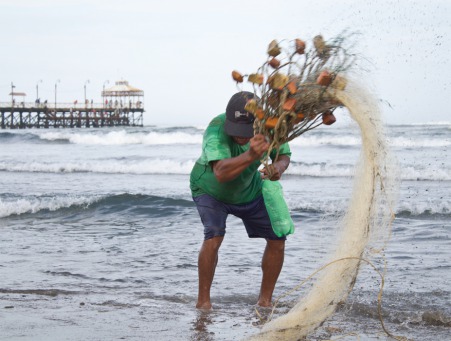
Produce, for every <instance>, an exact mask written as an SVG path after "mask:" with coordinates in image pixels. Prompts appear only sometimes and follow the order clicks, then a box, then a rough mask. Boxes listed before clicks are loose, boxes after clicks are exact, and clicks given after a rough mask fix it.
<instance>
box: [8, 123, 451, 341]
mask: <svg viewBox="0 0 451 341" xmlns="http://www.w3.org/2000/svg"><path fill="white" fill-rule="evenodd" d="M204 128H205V127H190V126H173V127H167V126H165V127H163V126H144V127H143V128H136V127H126V128H124V127H111V128H98V129H96V128H92V129H84V128H83V129H27V130H0V155H1V158H0V176H1V179H2V180H1V181H0V218H1V219H0V229H1V231H2V233H1V239H0V240H1V241H0V253H1V262H0V308H1V309H0V324H1V327H0V330H1V332H0V340H122V339H123V340H149V339H150V340H212V341H213V340H241V339H244V338H246V337H249V336H251V335H253V334H256V333H257V332H258V331H259V330H260V327H261V325H262V321H261V320H260V318H259V316H258V315H257V314H256V312H255V308H256V307H255V303H256V301H257V295H258V291H259V286H260V279H261V270H260V261H261V255H262V252H263V249H264V245H265V242H264V241H262V240H251V239H248V237H247V235H246V233H245V229H244V227H243V226H242V223H241V222H240V221H239V220H238V219H236V218H234V217H230V218H229V220H228V222H227V234H226V237H225V239H224V243H223V245H222V247H221V250H220V254H219V263H218V268H217V270H216V275H215V279H214V282H213V288H212V303H213V306H214V309H213V311H211V312H210V313H205V312H200V311H197V310H196V309H195V302H196V298H197V297H196V296H197V253H198V251H199V248H200V245H201V243H202V239H203V227H202V225H201V222H200V218H199V216H198V214H197V210H196V208H195V206H194V204H193V202H192V200H191V193H190V190H189V173H190V171H191V168H192V166H193V164H194V162H195V160H196V159H197V158H198V157H199V155H200V151H201V142H202V134H203V131H204ZM385 128H386V133H387V145H388V146H389V147H390V150H391V152H392V154H393V155H394V156H395V158H396V160H397V163H398V169H399V174H396V176H397V177H399V180H400V186H399V191H398V193H397V197H398V199H397V203H396V207H395V212H394V213H395V219H394V221H393V224H392V230H391V236H390V237H389V239H388V240H389V241H388V243H387V245H386V247H385V249H384V250H383V252H381V253H379V254H378V255H377V256H375V259H374V260H373V261H374V264H375V265H376V267H377V268H378V269H383V268H384V262H386V273H385V275H384V280H385V282H384V288H383V298H382V316H379V314H378V309H377V308H378V293H379V290H380V284H381V279H380V276H379V275H378V273H377V272H375V271H374V269H373V268H372V267H371V266H370V265H368V264H362V266H361V269H360V271H359V275H358V277H357V281H356V283H355V285H354V288H353V290H352V292H351V293H350V295H349V297H348V299H347V300H346V302H343V303H342V304H340V305H339V307H338V309H337V311H336V313H335V314H333V315H332V316H331V317H330V318H329V319H327V320H326V321H325V323H324V324H323V325H322V326H321V327H320V328H318V329H317V330H316V331H315V332H314V333H313V334H312V335H310V336H309V338H308V339H309V340H324V339H337V338H339V337H342V338H341V339H342V340H356V339H357V337H359V338H360V340H388V339H389V338H388V336H387V335H386V333H385V332H384V331H383V328H382V325H381V317H382V321H383V323H384V326H385V327H386V329H387V330H388V331H390V333H392V334H393V335H399V336H405V337H407V338H409V339H412V340H427V341H428V340H431V341H432V340H451V337H450V336H449V335H450V328H451V304H450V303H451V291H450V286H449V283H450V281H451V266H450V263H449V260H450V256H451V240H450V236H451V211H450V208H451V197H450V188H451V154H450V152H449V148H450V146H451V139H450V131H451V123H449V122H443V123H435V124H432V123H423V124H410V125H389V126H386V127H385ZM290 146H291V150H292V162H291V165H290V167H289V168H288V170H287V172H286V173H285V175H284V178H283V180H282V181H281V183H282V186H283V188H284V193H285V198H286V201H287V204H288V206H289V208H290V211H291V213H292V218H293V221H294V224H295V227H296V231H295V233H294V234H293V235H291V236H289V237H288V240H287V244H286V256H285V263H284V268H283V270H282V273H281V275H280V277H279V281H278V283H277V286H276V290H275V293H274V298H278V297H281V296H283V295H284V294H285V293H287V292H288V291H290V290H291V289H293V288H295V287H296V286H297V285H298V284H300V283H301V282H302V281H303V280H305V279H306V278H308V277H309V276H310V275H311V274H312V273H314V272H315V271H316V270H317V269H319V268H320V267H321V266H323V265H325V264H326V263H327V262H328V261H329V260H330V259H329V258H328V257H329V256H330V254H331V252H333V250H334V249H335V248H336V246H337V236H338V235H339V232H340V231H339V230H338V229H337V220H338V219H339V218H340V217H341V216H342V215H343V214H344V212H345V211H346V210H347V204H348V200H349V197H350V195H351V193H352V190H353V188H352V184H353V176H354V172H355V164H356V160H357V159H358V156H359V153H360V146H361V137H360V133H359V130H358V129H357V127H356V126H355V125H354V124H353V123H352V122H347V123H342V124H338V125H337V126H330V127H320V128H318V129H315V130H314V131H311V132H309V133H308V134H305V135H304V136H301V137H299V138H297V139H295V140H294V141H292V142H291V143H290ZM314 283H315V277H314V278H312V279H311V280H309V281H307V282H306V283H305V284H304V285H302V286H301V287H300V288H299V289H298V290H296V291H295V292H293V293H292V294H290V295H288V296H286V297H284V298H283V299H281V300H280V303H279V304H278V305H277V306H276V309H275V311H274V315H275V317H277V316H281V315H283V314H285V313H286V312H287V311H288V310H289V309H290V308H291V307H292V306H293V305H294V304H295V303H296V302H297V301H298V299H299V298H300V297H302V296H303V295H305V294H306V293H307V292H308V291H309V289H310V288H311V286H312V285H313V284H314Z"/></svg>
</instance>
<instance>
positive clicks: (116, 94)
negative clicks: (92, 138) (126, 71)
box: [0, 81, 144, 129]
mask: <svg viewBox="0 0 451 341" xmlns="http://www.w3.org/2000/svg"><path fill="white" fill-rule="evenodd" d="M101 95H102V102H101V103H94V102H93V101H92V100H91V101H87V100H85V103H78V102H77V101H74V102H73V103H57V102H56V101H55V102H54V103H48V102H47V101H46V102H44V103H41V102H40V101H39V99H36V101H35V102H25V101H20V100H19V101H16V98H17V97H19V96H22V97H23V98H24V97H25V94H24V93H19V92H16V93H15V92H13V91H12V92H11V93H10V96H11V101H8V102H0V115H1V116H0V120H1V122H0V127H1V129H26V128H82V127H83V128H90V127H95V128H97V127H111V126H138V127H142V126H143V113H144V107H143V99H142V98H143V96H144V92H143V91H142V90H139V89H137V88H134V87H131V86H130V85H129V84H128V82H127V81H118V82H116V84H115V85H114V86H113V87H111V88H109V89H105V90H103V91H102V93H101Z"/></svg>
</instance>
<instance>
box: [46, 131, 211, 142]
mask: <svg viewBox="0 0 451 341" xmlns="http://www.w3.org/2000/svg"><path fill="white" fill-rule="evenodd" d="M39 137H40V139H42V140H48V141H55V140H59V141H68V142H69V143H73V144H87V145H104V146H106V145H129V144H144V145H167V144H200V143H202V135H201V134H190V133H186V132H165V133H160V132H146V133H142V132H132V133H129V132H127V131H125V130H120V131H111V132H108V133H106V134H100V133H99V132H98V131H96V134H92V133H90V132H87V133H78V132H66V131H56V132H46V133H42V134H40V135H39Z"/></svg>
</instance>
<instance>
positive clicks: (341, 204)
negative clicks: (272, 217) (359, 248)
mask: <svg viewBox="0 0 451 341" xmlns="http://www.w3.org/2000/svg"><path fill="white" fill-rule="evenodd" d="M286 201H287V204H288V207H289V209H290V210H291V211H292V213H293V214H294V215H299V214H305V213H307V214H314V215H327V216H341V215H343V214H344V213H345V210H346V209H347V208H348V207H347V206H348V203H347V201H346V200H343V199H335V200H322V201H313V200H310V198H309V200H299V199H291V198H290V196H289V194H288V195H286ZM394 213H395V214H396V216H397V217H399V218H400V217H405V218H409V217H416V218H422V217H425V218H431V217H433V216H435V217H437V218H439V217H448V216H451V201H450V200H435V201H428V202H411V201H405V202H400V203H399V204H398V205H397V207H396V208H395V212H394Z"/></svg>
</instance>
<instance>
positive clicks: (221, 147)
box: [190, 114, 291, 204]
mask: <svg viewBox="0 0 451 341" xmlns="http://www.w3.org/2000/svg"><path fill="white" fill-rule="evenodd" d="M224 122H225V114H221V115H219V116H217V117H215V118H214V119H213V120H212V121H211V122H210V124H209V125H208V127H207V129H206V130H205V133H204V137H203V142H202V154H201V156H200V158H199V159H198V160H197V161H196V164H195V165H194V167H193V169H192V171H191V176H190V188H191V193H192V195H193V197H197V196H199V195H202V194H209V195H211V196H212V197H214V198H215V199H217V200H219V201H222V202H225V203H228V204H245V203H248V202H251V201H252V200H254V199H255V198H257V197H258V196H259V195H260V194H261V188H262V179H261V175H260V172H258V168H259V167H260V165H261V163H260V161H259V160H256V161H255V162H254V163H252V164H251V165H249V167H247V168H246V169H245V170H244V171H243V172H242V173H241V174H240V175H239V176H238V177H237V178H235V179H233V180H231V181H228V182H224V183H220V182H219V181H218V180H217V179H216V176H215V174H214V172H213V169H212V167H211V164H210V162H211V161H217V160H222V159H228V158H232V157H236V156H238V155H240V154H242V153H244V152H245V151H247V150H248V149H249V143H247V144H246V145H244V146H240V145H239V144H237V143H235V142H234V141H233V139H232V138H231V137H230V136H229V135H227V134H226V133H225V131H224ZM275 153H276V152H275V151H273V152H272V153H271V157H272V158H274V157H275ZM279 154H280V155H288V156H291V152H290V147H289V146H288V143H285V144H283V145H282V146H281V147H280V152H279Z"/></svg>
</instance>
